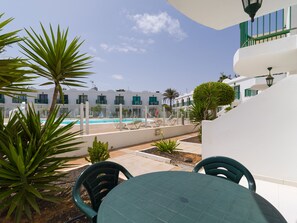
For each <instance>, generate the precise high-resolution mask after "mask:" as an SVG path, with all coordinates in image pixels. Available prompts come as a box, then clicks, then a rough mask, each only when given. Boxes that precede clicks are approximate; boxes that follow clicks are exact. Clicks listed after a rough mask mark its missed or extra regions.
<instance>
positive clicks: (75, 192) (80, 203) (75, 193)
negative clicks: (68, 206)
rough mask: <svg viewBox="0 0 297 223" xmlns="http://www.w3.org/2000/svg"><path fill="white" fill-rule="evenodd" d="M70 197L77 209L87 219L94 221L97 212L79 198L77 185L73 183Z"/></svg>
mask: <svg viewBox="0 0 297 223" xmlns="http://www.w3.org/2000/svg"><path fill="white" fill-rule="evenodd" d="M72 198H73V200H74V203H75V204H76V206H77V207H78V208H79V210H80V211H82V212H83V213H84V214H85V215H86V216H87V217H88V218H89V219H92V221H94V219H95V218H96V216H97V212H96V211H94V210H93V209H92V208H91V207H90V206H88V205H86V204H85V202H84V201H83V200H82V199H81V197H80V188H79V187H77V185H75V186H74V188H73V190H72Z"/></svg>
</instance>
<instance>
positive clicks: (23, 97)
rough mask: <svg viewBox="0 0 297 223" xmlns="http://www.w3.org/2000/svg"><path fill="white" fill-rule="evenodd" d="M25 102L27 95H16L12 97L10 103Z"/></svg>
mask: <svg viewBox="0 0 297 223" xmlns="http://www.w3.org/2000/svg"><path fill="white" fill-rule="evenodd" d="M22 102H26V103H27V95H18V96H16V97H13V98H12V103H18V104H19V103H22Z"/></svg>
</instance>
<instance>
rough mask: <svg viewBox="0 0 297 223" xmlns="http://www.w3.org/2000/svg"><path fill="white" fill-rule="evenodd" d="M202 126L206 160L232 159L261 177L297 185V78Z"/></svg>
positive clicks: (281, 83)
mask: <svg viewBox="0 0 297 223" xmlns="http://www.w3.org/2000/svg"><path fill="white" fill-rule="evenodd" d="M202 126H203V128H202V129H203V134H202V137H203V138H202V141H203V144H202V156H203V158H206V157H209V156H216V155H223V156H228V157H232V158H234V159H236V160H238V161H240V162H242V163H243V164H244V165H245V166H246V167H247V168H248V169H249V170H251V172H252V174H254V175H256V176H258V177H259V176H262V177H264V178H267V179H271V180H272V179H273V180H276V181H278V182H279V183H286V182H287V183H294V184H296V185H297V75H292V76H289V77H287V78H284V79H283V80H281V81H279V82H278V83H277V84H275V85H273V86H272V87H271V88H269V89H267V90H265V91H264V92H262V93H261V94H259V95H258V96H256V97H253V98H252V99H250V100H248V101H246V102H245V103H243V104H240V105H239V106H238V107H237V108H235V109H233V110H231V111H230V112H228V113H226V114H225V115H224V116H221V117H220V118H218V119H216V120H214V121H204V122H203V124H202Z"/></svg>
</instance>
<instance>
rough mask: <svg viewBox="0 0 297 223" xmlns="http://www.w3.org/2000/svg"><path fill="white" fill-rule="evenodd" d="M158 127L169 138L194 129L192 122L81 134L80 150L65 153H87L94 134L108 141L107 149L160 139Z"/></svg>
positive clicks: (98, 138) (77, 154) (82, 154)
mask: <svg viewBox="0 0 297 223" xmlns="http://www.w3.org/2000/svg"><path fill="white" fill-rule="evenodd" d="M160 129H161V131H162V132H163V135H164V137H165V138H170V137H174V136H178V135H183V134H187V133H192V132H195V131H196V129H195V126H194V125H193V124H190V125H177V126H162V127H160V128H147V129H139V130H137V131H133V130H131V131H117V132H107V133H98V134H90V135H83V136H80V137H82V139H80V140H82V141H84V143H83V144H82V145H81V146H80V150H77V151H73V152H70V153H68V154H67V155H69V156H84V155H86V154H88V147H91V146H92V144H93V141H94V139H95V137H96V136H97V140H98V141H101V142H108V146H109V149H117V148H122V147H127V146H132V145H137V144H141V143H146V142H152V141H156V140H160V139H161V138H162V136H161V135H156V130H157V131H158V130H160ZM80 137H79V138H80ZM64 155H65V154H64Z"/></svg>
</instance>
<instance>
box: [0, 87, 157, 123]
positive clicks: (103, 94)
mask: <svg viewBox="0 0 297 223" xmlns="http://www.w3.org/2000/svg"><path fill="white" fill-rule="evenodd" d="M35 90H36V92H34V93H30V94H28V95H23V96H16V97H14V98H12V97H8V96H4V95H0V110H1V111H2V114H4V115H5V117H8V116H9V111H11V110H13V109H15V108H17V107H18V106H19V105H20V104H21V102H23V101H24V102H26V103H33V104H34V107H35V108H36V110H37V111H39V112H40V114H41V116H42V117H46V116H47V114H48V111H49V108H50V105H51V103H52V95H53V90H54V89H53V88H51V89H35ZM63 92H64V104H62V100H61V98H59V99H58V102H57V104H59V105H60V112H61V113H66V112H70V114H69V116H70V117H77V116H79V114H80V104H81V103H85V102H86V101H88V102H89V105H90V108H92V107H95V106H97V105H100V108H101V112H100V117H101V118H103V117H104V118H105V117H118V112H119V105H120V104H122V105H123V111H124V112H123V116H124V117H143V115H144V108H145V106H147V109H148V112H149V113H150V114H155V112H156V110H159V111H161V109H162V108H161V107H162V98H163V96H162V93H160V92H158V91H157V92H149V91H142V92H133V91H129V90H124V89H119V90H116V91H114V90H108V91H97V90H96V88H92V89H89V90H77V89H68V90H64V91H63ZM90 115H92V112H91V111H90Z"/></svg>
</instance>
